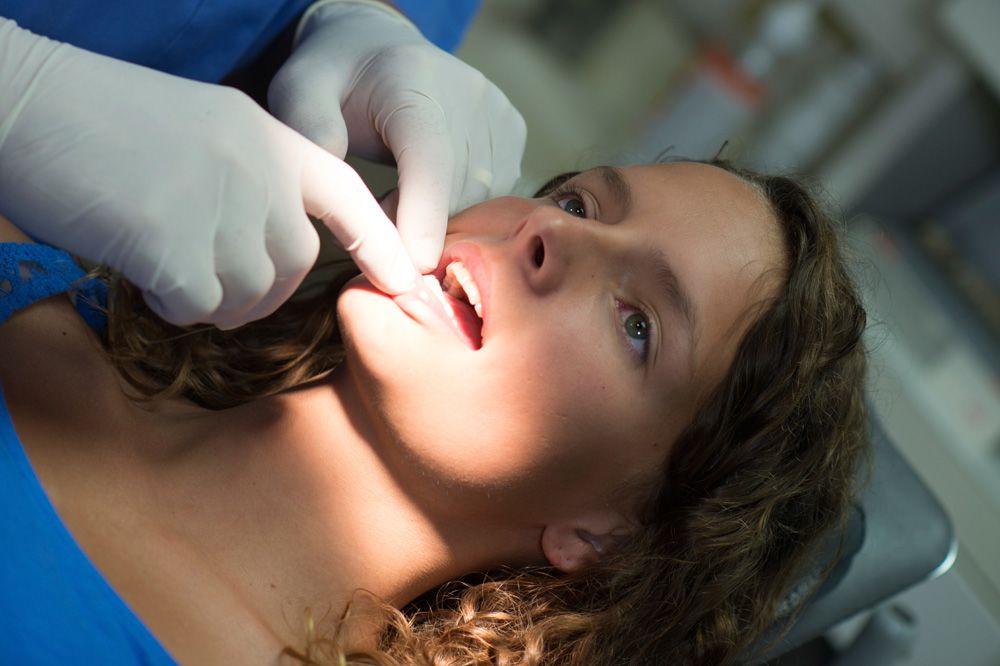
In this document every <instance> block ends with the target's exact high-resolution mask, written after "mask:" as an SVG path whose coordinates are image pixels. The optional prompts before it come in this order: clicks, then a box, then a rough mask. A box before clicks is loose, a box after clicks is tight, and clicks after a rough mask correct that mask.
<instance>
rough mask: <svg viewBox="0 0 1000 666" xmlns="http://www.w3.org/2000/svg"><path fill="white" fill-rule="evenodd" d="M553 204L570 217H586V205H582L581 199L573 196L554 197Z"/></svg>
mask: <svg viewBox="0 0 1000 666" xmlns="http://www.w3.org/2000/svg"><path fill="white" fill-rule="evenodd" d="M555 202H556V205H557V206H559V207H560V208H562V209H563V210H564V211H566V212H567V213H569V214H570V215H575V216H576V217H587V205H586V204H585V203H583V199H581V198H580V197H579V196H577V195H575V194H570V195H565V196H560V197H556V200H555Z"/></svg>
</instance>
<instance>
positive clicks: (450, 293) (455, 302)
mask: <svg viewBox="0 0 1000 666" xmlns="http://www.w3.org/2000/svg"><path fill="white" fill-rule="evenodd" d="M426 277H428V278H431V279H430V280H429V282H431V283H432V287H437V289H435V292H437V293H438V294H439V296H440V298H441V299H442V302H443V303H444V305H445V309H446V310H447V311H449V312H450V313H451V315H452V317H451V324H452V327H453V328H454V329H455V332H456V333H457V334H458V336H459V337H460V338H462V339H463V340H464V341H465V342H466V343H468V344H469V346H471V347H472V348H473V349H479V348H480V347H482V345H483V303H482V297H481V294H480V292H479V286H478V285H477V284H476V281H475V280H474V279H473V277H472V274H471V273H470V272H469V270H468V269H467V268H466V267H465V265H464V264H463V263H462V262H461V261H459V260H457V259H456V260H453V261H451V262H450V263H449V264H448V265H447V266H445V269H444V275H443V277H442V278H441V280H440V283H438V280H437V279H436V278H433V276H426Z"/></svg>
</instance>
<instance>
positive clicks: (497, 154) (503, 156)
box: [489, 89, 528, 197]
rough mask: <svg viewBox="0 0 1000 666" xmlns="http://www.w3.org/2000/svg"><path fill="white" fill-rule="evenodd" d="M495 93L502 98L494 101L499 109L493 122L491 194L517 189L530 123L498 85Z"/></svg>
mask: <svg viewBox="0 0 1000 666" xmlns="http://www.w3.org/2000/svg"><path fill="white" fill-rule="evenodd" d="M495 94H496V95H497V96H499V97H500V98H502V99H501V100H499V101H498V102H496V103H494V104H492V105H491V108H493V109H500V111H499V112H498V114H497V115H496V117H494V118H492V120H491V122H490V134H491V145H492V146H493V155H492V164H493V166H492V172H493V183H492V185H491V186H490V194H489V196H491V197H496V196H503V195H506V194H510V192H511V190H513V189H514V184H515V183H516V182H517V179H518V178H520V176H521V159H522V158H523V157H524V146H525V142H526V141H527V136H528V129H527V125H526V124H525V122H524V118H523V117H521V114H520V113H518V111H517V109H515V108H514V106H513V105H512V104H511V103H510V102H508V101H507V98H506V97H504V95H503V93H502V92H500V90H499V89H495ZM501 102H502V103H501Z"/></svg>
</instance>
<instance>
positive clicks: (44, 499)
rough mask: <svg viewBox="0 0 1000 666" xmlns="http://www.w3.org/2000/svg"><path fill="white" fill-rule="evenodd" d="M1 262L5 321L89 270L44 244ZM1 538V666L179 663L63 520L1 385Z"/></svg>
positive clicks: (16, 249)
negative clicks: (15, 423)
mask: <svg viewBox="0 0 1000 666" xmlns="http://www.w3.org/2000/svg"><path fill="white" fill-rule="evenodd" d="M0 266H2V267H3V268H4V269H5V270H6V271H7V272H5V273H4V277H3V278H0V286H9V287H10V289H9V290H8V291H7V292H6V293H4V294H2V295H0V304H2V303H4V302H6V303H7V304H11V303H13V304H15V306H14V307H11V306H10V305H7V306H3V307H4V309H3V310H2V313H3V314H2V316H0V321H3V320H5V319H6V318H7V317H9V316H10V314H11V313H12V312H13V311H14V310H16V309H18V308H22V307H27V306H28V305H30V304H31V303H33V302H35V301H37V300H39V299H41V298H45V297H47V296H51V295H54V294H56V293H59V292H60V291H65V290H66V289H67V288H69V287H70V286H71V285H74V284H78V280H79V278H80V277H81V276H82V275H83V271H82V270H81V269H80V268H79V267H75V269H74V268H73V267H74V266H75V264H73V262H72V260H71V259H70V258H69V255H67V254H66V253H65V252H62V251H60V250H55V249H53V248H50V247H46V246H42V245H28V244H15V243H0ZM11 268H13V273H11V272H10V269H11ZM4 280H6V281H7V282H9V285H8V284H7V283H6V282H4ZM78 301H79V299H78ZM0 543H2V544H4V554H3V557H0V663H2V664H31V665H32V666H50V665H51V666H65V664H108V665H112V666H126V665H127V666H131V665H142V666H161V665H172V664H176V662H175V661H174V659H173V658H172V657H171V656H170V655H169V654H168V653H167V651H166V650H165V649H164V648H163V646H162V645H160V643H159V641H158V640H157V639H156V637H154V636H153V634H152V633H150V631H149V630H148V629H147V628H146V627H145V625H143V623H142V621H141V620H140V619H139V618H138V616H136V614H135V613H134V612H132V610H131V609H130V608H129V607H128V606H127V605H126V604H125V602H124V601H123V600H122V598H121V597H120V596H119V595H118V594H117V593H116V592H115V591H114V589H112V587H111V586H110V585H109V584H108V582H107V581H106V580H105V578H104V576H103V575H101V573H100V571H98V570H97V568H95V567H94V565H93V563H91V561H90V559H89V558H88V557H87V555H86V554H85V553H84V552H83V550H81V549H80V547H79V545H78V544H77V543H76V541H75V540H74V539H73V536H72V534H70V532H69V530H67V529H66V526H65V525H64V524H63V522H62V520H61V519H60V518H59V515H58V514H57V513H56V511H55V508H54V507H53V506H52V504H51V503H50V502H49V499H48V496H47V495H46V494H45V489H44V488H43V487H42V485H41V483H39V480H38V477H37V476H36V475H35V471H34V469H33V468H32V466H31V461H30V460H29V459H28V457H27V455H26V454H25V452H24V447H23V446H22V444H21V441H20V439H18V436H17V433H16V432H15V431H14V426H13V424H12V422H11V419H10V413H9V412H8V410H7V403H6V401H5V400H4V396H3V391H2V390H0Z"/></svg>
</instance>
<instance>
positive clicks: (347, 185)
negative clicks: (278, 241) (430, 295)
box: [302, 139, 420, 295]
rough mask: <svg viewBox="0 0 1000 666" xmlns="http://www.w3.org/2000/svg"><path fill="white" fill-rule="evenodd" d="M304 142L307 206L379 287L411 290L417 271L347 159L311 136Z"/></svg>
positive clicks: (393, 291)
mask: <svg viewBox="0 0 1000 666" xmlns="http://www.w3.org/2000/svg"><path fill="white" fill-rule="evenodd" d="M303 143H305V144H306V149H305V157H304V160H303V165H302V201H303V204H304V205H305V207H306V212H307V213H309V214H310V215H312V216H313V217H317V218H319V219H321V220H323V223H324V224H326V226H327V227H328V228H329V229H330V231H332V232H333V235H334V236H335V237H336V238H337V240H338V241H339V242H340V244H341V245H343V246H344V248H345V249H346V250H347V251H348V252H350V253H351V256H352V257H353V258H354V261H355V263H357V265H358V268H360V269H361V271H362V272H363V273H364V274H365V275H366V276H367V277H368V279H369V280H370V281H371V283H372V284H373V285H375V286H376V287H377V288H378V289H381V290H382V291H384V292H386V293H388V294H392V295H396V294H401V293H404V292H407V291H410V290H412V289H413V288H414V286H415V285H416V284H417V280H418V279H419V278H420V275H419V273H417V270H416V268H415V267H414V266H413V262H412V261H411V260H410V257H409V255H408V254H407V253H406V249H405V248H404V247H403V243H402V240H401V239H400V237H399V232H398V231H396V227H395V226H393V224H392V222H391V221H390V220H389V218H388V217H386V215H385V213H384V212H383V211H382V208H381V207H380V206H379V205H378V202H377V201H376V200H375V197H373V196H372V194H371V192H369V191H368V188H367V186H366V185H365V183H364V181H362V180H361V177H360V176H359V175H358V174H357V172H356V171H354V169H352V168H351V167H350V166H349V165H348V164H347V163H345V162H343V161H342V160H339V159H337V158H336V157H334V156H333V155H331V154H329V153H328V152H326V151H325V150H323V149H322V148H320V147H319V146H316V145H315V144H313V143H310V142H309V141H306V140H304V139H303Z"/></svg>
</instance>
